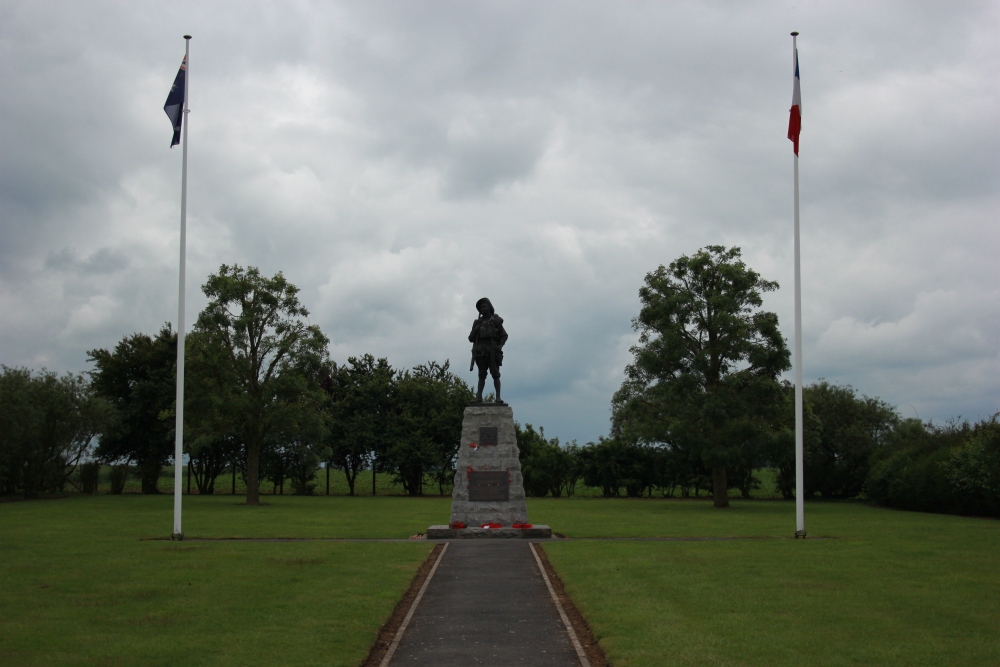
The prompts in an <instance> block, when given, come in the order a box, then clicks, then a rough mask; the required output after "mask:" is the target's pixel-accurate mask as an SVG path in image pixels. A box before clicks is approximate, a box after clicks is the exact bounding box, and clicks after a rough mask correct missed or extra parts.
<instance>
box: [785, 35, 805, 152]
mask: <svg viewBox="0 0 1000 667" xmlns="http://www.w3.org/2000/svg"><path fill="white" fill-rule="evenodd" d="M792 34H795V33H792ZM801 131H802V91H801V90H799V50H798V49H795V82H794V83H793V85H792V108H791V110H790V112H789V115H788V138H789V139H790V140H791V141H792V144H793V145H794V146H795V154H796V155H798V154H799V132H801Z"/></svg>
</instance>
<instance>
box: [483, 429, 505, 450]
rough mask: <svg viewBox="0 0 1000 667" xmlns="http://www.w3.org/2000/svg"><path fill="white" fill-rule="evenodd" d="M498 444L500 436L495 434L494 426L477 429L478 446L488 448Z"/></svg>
mask: <svg viewBox="0 0 1000 667" xmlns="http://www.w3.org/2000/svg"><path fill="white" fill-rule="evenodd" d="M499 442H500V436H499V434H498V433H497V427H496V426H480V427H479V446H480V447H488V446H489V445H493V446H494V447H496V446H497V444H498V443H499Z"/></svg>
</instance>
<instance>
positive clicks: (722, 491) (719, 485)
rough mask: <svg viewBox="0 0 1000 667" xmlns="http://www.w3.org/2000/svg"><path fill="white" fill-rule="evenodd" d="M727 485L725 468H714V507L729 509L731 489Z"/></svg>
mask: <svg viewBox="0 0 1000 667" xmlns="http://www.w3.org/2000/svg"><path fill="white" fill-rule="evenodd" d="M728 486H729V485H728V484H727V483H726V468H725V466H717V467H715V468H712V495H713V497H714V501H715V502H714V504H713V507H716V508H718V509H729V489H728Z"/></svg>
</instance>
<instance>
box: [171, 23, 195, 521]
mask: <svg viewBox="0 0 1000 667" xmlns="http://www.w3.org/2000/svg"><path fill="white" fill-rule="evenodd" d="M190 51H191V35H184V62H185V68H184V110H183V115H182V116H181V119H182V120H181V122H182V127H181V135H182V137H181V143H182V145H183V147H182V152H183V157H182V158H181V165H182V166H181V261H180V276H179V278H178V283H177V396H176V399H175V400H176V403H175V409H174V415H175V416H174V532H173V533H172V534H171V536H170V538H171V539H175V540H183V539H184V533H183V532H182V531H181V491H182V487H183V477H182V474H181V472H182V471H181V469H182V467H183V463H184V282H185V280H184V274H185V270H186V261H187V170H188V118H187V116H188V93H189V92H190V90H191V88H190V86H188V82H189V80H190V78H191V60H190V57H189V56H190Z"/></svg>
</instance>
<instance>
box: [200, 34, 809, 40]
mask: <svg viewBox="0 0 1000 667" xmlns="http://www.w3.org/2000/svg"><path fill="white" fill-rule="evenodd" d="M795 34H796V35H797V34H799V33H795ZM184 39H191V35H184Z"/></svg>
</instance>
